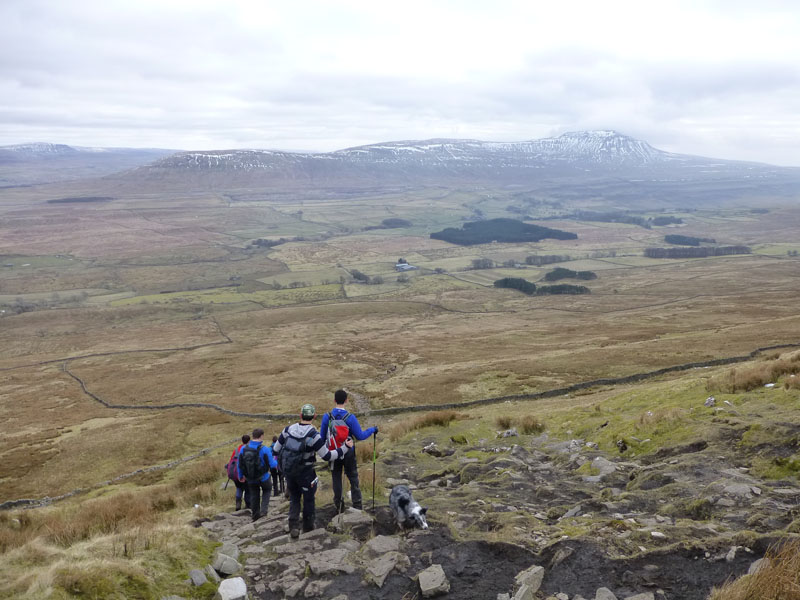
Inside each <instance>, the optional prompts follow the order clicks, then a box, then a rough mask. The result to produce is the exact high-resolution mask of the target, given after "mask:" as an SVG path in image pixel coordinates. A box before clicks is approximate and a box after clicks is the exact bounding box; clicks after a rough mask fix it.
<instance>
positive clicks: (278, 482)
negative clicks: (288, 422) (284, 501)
mask: <svg viewBox="0 0 800 600" xmlns="http://www.w3.org/2000/svg"><path fill="white" fill-rule="evenodd" d="M277 441H278V436H277V435H273V436H272V445H270V449H271V450H272V456H274V457H275V460H276V461H278V466H277V467H276V468H274V469H272V471H271V473H272V494H273V495H274V496H277V495H278V494H279V493H281V492H282V491H283V490H284V488H285V487H286V478H285V477H284V476H283V471H282V470H281V457H280V453H279V452H275V442H277Z"/></svg>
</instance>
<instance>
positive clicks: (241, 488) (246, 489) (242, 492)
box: [231, 479, 250, 508]
mask: <svg viewBox="0 0 800 600" xmlns="http://www.w3.org/2000/svg"><path fill="white" fill-rule="evenodd" d="M231 481H232V482H233V485H235V486H236V500H237V503H238V502H241V501H242V496H244V505H245V507H247V508H250V486H248V485H247V484H246V483H245V482H244V481H239V480H238V479H231Z"/></svg>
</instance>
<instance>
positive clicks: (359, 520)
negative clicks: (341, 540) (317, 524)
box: [328, 508, 372, 540]
mask: <svg viewBox="0 0 800 600" xmlns="http://www.w3.org/2000/svg"><path fill="white" fill-rule="evenodd" d="M328 529H330V530H332V531H333V532H335V533H343V532H346V531H349V532H350V534H351V535H352V536H353V537H355V538H357V539H360V540H366V539H367V538H368V537H369V536H370V534H371V533H372V517H370V516H369V515H368V514H367V513H365V512H364V511H361V510H358V509H355V508H348V509H347V510H346V511H344V512H343V513H342V514H339V515H336V516H335V517H333V519H331V522H330V523H329V524H328Z"/></svg>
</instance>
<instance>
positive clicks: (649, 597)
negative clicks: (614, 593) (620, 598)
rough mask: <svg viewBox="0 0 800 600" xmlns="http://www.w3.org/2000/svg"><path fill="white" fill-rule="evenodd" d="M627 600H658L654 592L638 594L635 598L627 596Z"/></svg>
mask: <svg viewBox="0 0 800 600" xmlns="http://www.w3.org/2000/svg"><path fill="white" fill-rule="evenodd" d="M625 600H656V597H655V595H653V592H644V593H643V594H636V595H635V596H626V597H625Z"/></svg>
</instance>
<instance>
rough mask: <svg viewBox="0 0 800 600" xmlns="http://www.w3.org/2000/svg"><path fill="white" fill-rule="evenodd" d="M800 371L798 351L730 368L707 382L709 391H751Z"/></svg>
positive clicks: (729, 392) (799, 354) (730, 392)
mask: <svg viewBox="0 0 800 600" xmlns="http://www.w3.org/2000/svg"><path fill="white" fill-rule="evenodd" d="M797 373H800V353H798V352H796V353H793V354H792V355H790V356H789V357H787V358H783V359H778V360H770V361H758V362H756V363H753V364H752V366H748V367H739V368H733V369H729V370H728V371H727V372H725V373H723V374H721V375H717V376H716V377H712V378H711V379H709V380H708V382H707V383H706V389H707V390H708V391H709V392H722V393H726V394H734V393H736V392H749V391H750V390H754V389H756V388H759V387H763V386H764V385H766V384H768V383H775V382H776V381H777V380H778V378H779V377H782V376H784V375H794V374H797Z"/></svg>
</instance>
